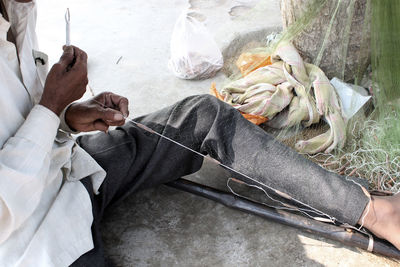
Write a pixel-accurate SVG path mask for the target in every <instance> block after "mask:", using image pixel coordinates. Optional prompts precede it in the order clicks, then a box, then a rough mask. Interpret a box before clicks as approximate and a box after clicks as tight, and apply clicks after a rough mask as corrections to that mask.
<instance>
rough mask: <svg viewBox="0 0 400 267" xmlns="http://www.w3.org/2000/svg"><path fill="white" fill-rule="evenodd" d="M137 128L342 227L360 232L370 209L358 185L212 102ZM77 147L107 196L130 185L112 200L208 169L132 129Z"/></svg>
mask: <svg viewBox="0 0 400 267" xmlns="http://www.w3.org/2000/svg"><path fill="white" fill-rule="evenodd" d="M136 121H139V122H141V123H142V124H144V125H146V126H148V127H150V128H151V129H153V130H155V131H157V132H159V133H161V134H163V135H165V136H168V137H170V138H171V139H174V140H176V141H178V142H180V143H182V144H184V145H186V146H188V147H190V148H192V149H194V150H196V151H199V152H200V153H202V154H208V155H210V156H211V157H213V158H215V159H217V160H218V161H220V162H222V163H223V164H225V165H227V166H229V167H232V168H233V169H235V170H237V171H240V172H241V173H244V174H246V175H248V176H250V177H252V178H254V179H256V180H257V181H259V182H260V183H262V184H265V185H268V186H271V187H273V188H275V189H277V190H280V191H282V192H284V193H287V194H289V195H290V196H292V197H293V198H296V199H298V200H300V201H302V202H304V203H306V204H309V205H310V206H312V207H314V208H316V209H318V210H321V211H323V212H325V213H327V214H329V215H331V216H333V217H335V218H337V219H338V220H339V221H341V222H346V223H349V224H352V225H355V224H356V223H357V221H358V220H359V218H360V216H361V214H362V212H363V210H364V208H365V206H366V204H367V203H368V201H369V198H368V197H367V196H366V195H365V194H364V192H363V190H362V189H361V187H360V186H359V185H357V184H355V183H354V182H352V181H349V180H347V179H345V178H344V177H341V176H339V175H337V174H334V173H332V172H328V171H326V170H324V169H323V168H321V167H319V166H318V165H316V164H314V163H312V162H311V161H309V160H307V159H305V158H304V157H302V156H300V155H299V154H298V153H297V152H295V151H293V150H292V149H290V148H288V147H287V146H285V145H283V144H281V143H279V142H277V141H276V140H274V138H273V137H272V136H270V135H269V134H267V133H266V132H265V131H264V130H262V129H261V128H260V127H258V126H256V125H253V124H251V123H249V122H248V121H247V120H245V119H244V118H243V117H242V116H241V115H240V114H239V112H237V111H236V110H234V109H233V108H232V107H231V106H229V105H227V104H225V103H223V102H221V101H219V100H217V99H215V98H214V97H212V96H207V95H203V96H194V97H189V98H186V99H184V100H183V101H180V102H178V103H177V104H175V105H173V106H171V107H168V108H165V109H162V110H160V111H157V112H155V113H152V114H149V115H146V116H143V117H140V118H138V119H136ZM79 142H80V144H81V146H82V147H83V148H84V149H85V150H86V151H88V152H89V153H90V154H91V155H92V156H93V157H94V158H95V159H96V160H97V162H99V164H100V165H101V166H102V167H103V168H104V169H105V170H106V171H107V179H106V182H105V184H104V185H103V188H106V187H109V184H110V183H111V184H112V183H115V181H118V184H121V185H124V186H123V188H119V189H118V190H117V189H112V190H114V191H115V190H116V192H115V193H112V194H111V195H113V197H112V198H114V199H115V198H116V199H119V198H121V197H123V196H125V195H126V194H127V193H131V192H133V191H135V190H138V189H140V188H146V187H151V186H154V185H158V184H162V183H166V182H168V181H172V180H175V179H177V178H179V177H181V176H183V175H186V174H189V173H192V172H194V171H196V170H198V169H199V168H200V166H201V163H202V158H201V157H200V156H198V155H196V154H194V153H193V152H190V151H188V150H186V149H184V148H182V147H180V146H178V145H176V144H174V143H172V142H170V141H168V140H165V139H162V138H161V139H160V138H159V137H158V136H156V135H154V134H151V133H148V132H145V131H143V130H142V129H140V128H138V127H136V126H135V125H133V123H127V124H126V125H125V126H123V127H120V128H118V129H117V130H115V131H112V132H110V134H108V135H106V134H98V135H92V136H86V137H81V138H80V140H79ZM113 188H114V187H113ZM109 190H111V189H109Z"/></svg>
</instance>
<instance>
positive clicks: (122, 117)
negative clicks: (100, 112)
mask: <svg viewBox="0 0 400 267" xmlns="http://www.w3.org/2000/svg"><path fill="white" fill-rule="evenodd" d="M123 119H124V116H122V115H121V114H119V113H117V114H114V120H115V121H122V120H123Z"/></svg>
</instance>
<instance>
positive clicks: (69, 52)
mask: <svg viewBox="0 0 400 267" xmlns="http://www.w3.org/2000/svg"><path fill="white" fill-rule="evenodd" d="M74 58H75V52H74V48H73V47H72V46H64V52H63V54H62V56H61V58H60V60H59V61H58V63H59V64H60V65H61V66H62V68H63V69H67V68H68V66H70V65H71V64H72V63H73V62H74Z"/></svg>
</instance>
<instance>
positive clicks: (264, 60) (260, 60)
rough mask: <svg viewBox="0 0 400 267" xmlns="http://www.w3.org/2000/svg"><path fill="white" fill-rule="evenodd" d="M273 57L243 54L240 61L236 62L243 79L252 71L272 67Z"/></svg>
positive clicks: (262, 54)
mask: <svg viewBox="0 0 400 267" xmlns="http://www.w3.org/2000/svg"><path fill="white" fill-rule="evenodd" d="M271 64H272V62H271V56H269V55H268V54H267V53H258V54H257V53H256V54H254V53H249V52H246V53H243V54H241V55H240V57H239V58H238V60H237V61H236V66H237V67H238V68H239V70H240V72H241V73H242V75H243V77H244V76H247V75H248V74H249V73H251V72H252V71H255V70H256V69H259V68H261V67H265V66H268V65H271Z"/></svg>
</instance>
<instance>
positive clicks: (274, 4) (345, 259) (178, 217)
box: [38, 0, 398, 266]
mask: <svg viewBox="0 0 400 267" xmlns="http://www.w3.org/2000/svg"><path fill="white" fill-rule="evenodd" d="M38 2H39V21H38V33H39V40H40V44H41V48H42V50H43V51H46V52H47V53H48V54H49V56H50V58H51V60H52V61H53V62H55V61H57V60H58V57H59V56H60V53H61V46H62V45H63V44H64V42H65V33H64V27H65V26H64V20H63V19H64V12H65V8H66V7H69V8H70V9H71V19H72V42H73V44H75V45H77V46H79V47H81V48H83V49H84V50H85V51H87V53H88V54H89V78H90V84H91V86H92V87H93V88H94V90H95V92H96V93H99V92H101V91H104V90H108V91H113V92H116V93H119V94H122V95H125V96H127V97H128V98H129V100H130V103H131V107H130V111H131V114H134V116H139V115H142V114H146V113H149V112H151V111H154V110H157V109H159V108H161V107H164V106H166V105H169V104H172V103H174V102H175V101H177V100H179V99H182V98H183V97H185V96H188V95H193V94H200V93H207V92H208V89H209V87H210V83H211V82H212V81H215V82H217V87H220V86H221V85H222V84H223V83H224V81H225V79H226V78H225V75H224V74H223V73H222V72H220V73H219V74H218V75H217V77H214V78H212V79H210V80H205V81H184V80H179V79H177V78H175V77H174V76H173V75H172V73H171V72H170V71H169V70H168V68H167V62H168V57H169V41H170V36H171V33H172V29H173V26H174V23H175V20H176V18H177V17H178V15H179V14H180V12H181V11H182V10H183V8H185V7H186V6H187V5H188V2H189V3H190V4H191V6H192V7H193V8H194V9H195V10H197V11H200V12H202V14H203V16H202V18H203V19H206V20H205V23H206V25H207V27H208V29H209V30H210V32H211V33H212V34H213V35H214V36H215V39H216V41H217V43H218V45H219V46H220V47H221V49H223V50H224V54H225V55H226V56H230V55H232V54H235V52H237V48H238V47H241V46H243V45H245V43H246V42H247V40H251V39H257V38H259V37H260V36H265V34H267V33H269V32H272V31H277V30H278V29H279V28H280V27H281V22H280V14H279V1H278V0H261V2H258V1H257V0H189V1H188V0H170V1H160V0H146V1H144V0H131V1H123V0H115V1H107V0H96V1H94V0H85V1H79V0H68V1H66V0H63V1H61V0H59V1H54V0H38ZM232 40H236V41H235V44H234V45H233V46H231V45H230V44H231V42H232ZM243 40H246V42H244V41H243ZM119 59H120V60H119ZM118 60H119V63H118V64H117V61H118ZM86 97H88V95H86ZM205 165H206V166H205V167H203V168H202V170H200V172H199V173H196V174H194V175H192V176H191V177H190V179H193V180H196V181H200V182H202V183H205V184H211V185H214V186H217V187H223V185H224V182H225V180H224V179H225V178H224V177H225V174H224V173H223V171H222V170H220V169H219V168H218V167H216V166H213V165H212V164H205ZM103 237H104V241H105V246H106V250H107V253H108V254H109V256H110V258H111V259H112V260H113V261H114V262H115V263H116V265H117V266H396V265H397V264H398V263H397V262H394V261H392V260H390V259H386V258H383V257H379V256H375V255H373V254H370V253H367V252H364V251H361V250H358V249H355V248H351V247H346V246H343V245H341V244H339V243H336V242H332V241H329V240H326V239H323V238H319V237H318V236H314V235H310V234H305V233H302V232H300V231H298V230H295V229H293V228H290V227H286V226H282V225H279V224H276V223H272V222H269V221H266V220H264V219H261V218H258V217H255V216H251V215H248V214H245V213H242V212H238V211H235V210H231V209H229V208H226V207H224V206H222V205H220V204H216V203H214V202H212V201H210V200H206V199H203V198H200V197H196V196H193V195H190V194H188V193H184V192H179V191H176V190H174V189H171V188H167V187H165V186H160V187H158V188H154V189H151V190H147V191H144V192H140V193H138V194H136V195H133V196H131V197H129V198H128V199H127V200H126V201H125V202H124V203H122V204H121V205H119V206H118V207H113V208H112V209H111V210H109V211H108V213H107V215H106V217H105V219H104V231H103Z"/></svg>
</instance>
